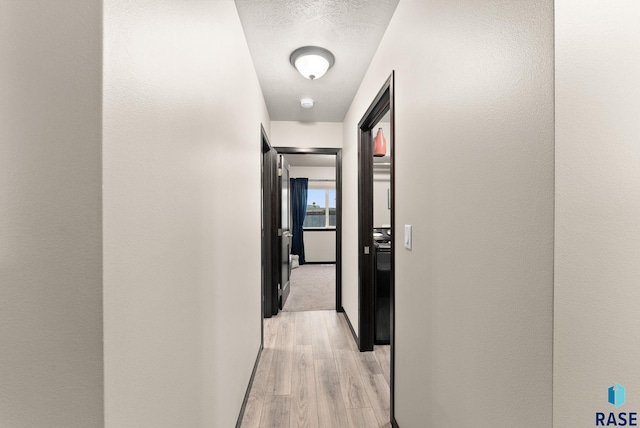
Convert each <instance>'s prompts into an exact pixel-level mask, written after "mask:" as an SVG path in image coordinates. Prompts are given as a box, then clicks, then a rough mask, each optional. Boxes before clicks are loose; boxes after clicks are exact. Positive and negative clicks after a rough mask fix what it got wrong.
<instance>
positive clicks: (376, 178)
mask: <svg viewBox="0 0 640 428" xmlns="http://www.w3.org/2000/svg"><path fill="white" fill-rule="evenodd" d="M390 188H391V169H390V167H378V168H375V169H374V171H373V226H374V227H380V226H383V225H389V224H391V210H390V209H389V198H388V195H387V192H388V190H389V189H390Z"/></svg>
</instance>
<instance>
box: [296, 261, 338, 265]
mask: <svg viewBox="0 0 640 428" xmlns="http://www.w3.org/2000/svg"><path fill="white" fill-rule="evenodd" d="M304 264H305V265H335V264H336V261H335V260H334V261H332V262H304ZM301 266H304V265H301Z"/></svg>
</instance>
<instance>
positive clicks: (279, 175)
mask: <svg viewBox="0 0 640 428" xmlns="http://www.w3.org/2000/svg"><path fill="white" fill-rule="evenodd" d="M278 177H282V168H278Z"/></svg>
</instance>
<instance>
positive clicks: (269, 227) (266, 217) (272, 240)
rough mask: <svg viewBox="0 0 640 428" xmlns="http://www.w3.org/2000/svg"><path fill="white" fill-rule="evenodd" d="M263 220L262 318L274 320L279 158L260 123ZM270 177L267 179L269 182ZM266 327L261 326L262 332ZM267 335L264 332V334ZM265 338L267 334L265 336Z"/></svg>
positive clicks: (276, 306) (276, 300)
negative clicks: (272, 318)
mask: <svg viewBox="0 0 640 428" xmlns="http://www.w3.org/2000/svg"><path fill="white" fill-rule="evenodd" d="M260 153H261V155H260V190H261V191H260V195H261V200H260V206H261V210H260V216H261V217H260V218H261V226H262V227H261V237H262V239H261V273H262V275H261V281H260V282H261V288H260V290H261V291H260V295H261V305H260V308H261V309H260V310H261V316H260V319H261V320H262V319H264V318H271V317H272V316H273V315H275V314H277V313H278V309H277V308H278V277H279V271H278V268H279V263H278V260H276V258H274V257H267V256H268V255H269V254H277V252H275V251H277V249H278V240H277V239H276V234H277V229H278V224H277V221H278V218H277V216H276V215H275V211H274V209H275V208H276V207H277V206H278V199H277V196H278V195H277V193H278V192H277V191H276V190H277V175H278V174H277V168H278V166H277V155H276V154H275V151H274V150H273V147H272V146H271V143H270V142H269V137H268V136H267V133H266V131H265V129H264V126H263V125H262V124H260ZM265 177H266V179H265ZM263 329H264V326H263V325H262V324H261V331H262V330H263ZM263 333H264V332H263ZM262 337H264V334H262Z"/></svg>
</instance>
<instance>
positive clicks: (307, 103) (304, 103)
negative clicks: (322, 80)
mask: <svg viewBox="0 0 640 428" xmlns="http://www.w3.org/2000/svg"><path fill="white" fill-rule="evenodd" d="M300 107H302V108H311V107H313V100H312V99H311V98H303V99H301V100H300Z"/></svg>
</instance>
